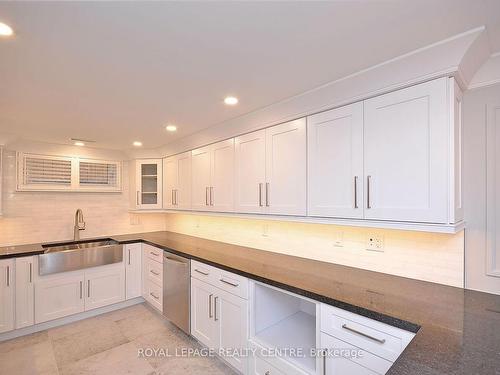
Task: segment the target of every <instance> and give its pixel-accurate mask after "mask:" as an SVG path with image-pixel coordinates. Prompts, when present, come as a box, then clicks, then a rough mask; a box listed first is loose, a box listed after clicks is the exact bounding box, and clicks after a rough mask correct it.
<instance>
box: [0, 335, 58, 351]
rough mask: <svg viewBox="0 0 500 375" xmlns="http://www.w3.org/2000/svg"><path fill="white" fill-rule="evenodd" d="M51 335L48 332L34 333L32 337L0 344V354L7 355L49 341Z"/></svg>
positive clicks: (28, 336) (23, 337)
mask: <svg viewBox="0 0 500 375" xmlns="http://www.w3.org/2000/svg"><path fill="white" fill-rule="evenodd" d="M48 339H49V335H48V334H47V331H41V332H36V333H32V334H31V335H26V336H21V337H18V338H15V339H12V340H8V341H3V342H0V353H7V352H10V351H12V350H17V349H22V348H25V347H27V346H29V345H34V344H38V343H40V342H44V341H47V340H48Z"/></svg>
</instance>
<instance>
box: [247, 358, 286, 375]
mask: <svg viewBox="0 0 500 375" xmlns="http://www.w3.org/2000/svg"><path fill="white" fill-rule="evenodd" d="M253 360H254V361H255V362H254V363H255V364H254V367H255V371H254V373H253V374H252V375H286V374H285V373H284V372H283V371H281V370H279V369H277V368H276V367H274V366H273V365H271V364H270V363H269V362H267V361H265V360H264V359H262V358H261V357H259V356H255V357H254V358H253Z"/></svg>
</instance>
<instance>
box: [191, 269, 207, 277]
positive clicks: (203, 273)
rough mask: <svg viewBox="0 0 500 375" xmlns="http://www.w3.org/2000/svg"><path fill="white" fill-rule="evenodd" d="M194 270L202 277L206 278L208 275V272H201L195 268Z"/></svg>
mask: <svg viewBox="0 0 500 375" xmlns="http://www.w3.org/2000/svg"><path fill="white" fill-rule="evenodd" d="M194 270H195V271H196V272H198V273H201V274H202V275H205V276H208V275H209V273H208V272H203V271H200V270H199V269H198V268H195V269H194Z"/></svg>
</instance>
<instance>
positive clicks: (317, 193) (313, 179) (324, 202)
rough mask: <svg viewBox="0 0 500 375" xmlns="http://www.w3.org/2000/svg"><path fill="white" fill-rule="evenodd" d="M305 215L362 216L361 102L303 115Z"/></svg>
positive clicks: (358, 217)
mask: <svg viewBox="0 0 500 375" xmlns="http://www.w3.org/2000/svg"><path fill="white" fill-rule="evenodd" d="M307 138H308V142H307V146H308V147H307V157H308V214H309V215H310V216H321V217H338V218H357V219H362V218H363V206H364V205H363V202H364V200H363V181H364V179H363V103H355V104H352V105H348V106H345V107H341V108H337V109H334V110H331V111H327V112H323V113H319V114H317V115H313V116H310V117H308V118H307Z"/></svg>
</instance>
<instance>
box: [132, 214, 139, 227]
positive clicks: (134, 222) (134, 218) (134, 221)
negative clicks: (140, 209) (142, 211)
mask: <svg viewBox="0 0 500 375" xmlns="http://www.w3.org/2000/svg"><path fill="white" fill-rule="evenodd" d="M139 224H141V219H140V217H139V215H134V214H132V215H130V225H139Z"/></svg>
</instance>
